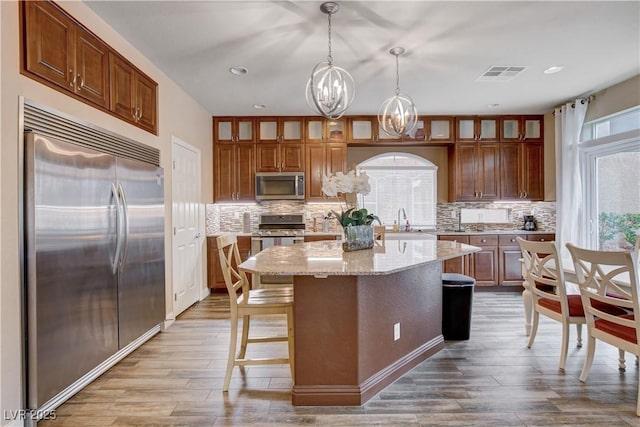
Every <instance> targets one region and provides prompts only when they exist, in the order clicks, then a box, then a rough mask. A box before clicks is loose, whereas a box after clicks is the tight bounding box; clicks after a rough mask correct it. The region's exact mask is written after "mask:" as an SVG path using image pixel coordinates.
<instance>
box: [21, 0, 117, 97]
mask: <svg viewBox="0 0 640 427" xmlns="http://www.w3.org/2000/svg"><path fill="white" fill-rule="evenodd" d="M22 4H23V7H24V12H23V13H24V20H25V37H26V42H25V49H26V52H25V55H24V58H25V64H24V68H25V70H26V71H28V72H30V73H33V74H35V75H36V76H38V77H40V78H41V79H43V80H44V82H45V83H46V84H53V85H56V86H58V87H59V88H61V89H64V90H65V91H69V92H71V93H73V94H75V95H77V96H79V97H81V98H83V99H85V100H87V101H89V102H91V103H93V104H96V105H99V106H100V107H104V108H108V107H109V90H108V80H109V79H108V76H109V63H108V52H109V47H108V46H107V45H106V44H105V43H103V42H102V41H101V40H99V39H98V38H97V37H95V36H94V35H93V34H91V33H90V32H88V31H87V30H85V29H84V28H82V27H80V26H79V25H78V24H77V23H76V22H75V21H74V20H73V19H72V18H71V17H70V16H68V15H67V14H66V13H65V12H64V11H63V10H61V9H60V8H58V7H57V6H55V5H54V4H53V3H49V2H40V1H38V2H36V1H27V2H22Z"/></svg>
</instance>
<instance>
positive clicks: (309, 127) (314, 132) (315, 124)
mask: <svg viewBox="0 0 640 427" xmlns="http://www.w3.org/2000/svg"><path fill="white" fill-rule="evenodd" d="M304 138H305V141H307V142H324V119H323V118H321V117H306V118H305V119H304Z"/></svg>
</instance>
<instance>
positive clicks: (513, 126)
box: [500, 115, 544, 142]
mask: <svg viewBox="0 0 640 427" xmlns="http://www.w3.org/2000/svg"><path fill="white" fill-rule="evenodd" d="M543 129H544V116H535V115H533V116H531V115H530V116H502V117H501V118H500V140H501V141H504V142H518V141H527V142H543V140H544V130H543Z"/></svg>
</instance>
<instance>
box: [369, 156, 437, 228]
mask: <svg viewBox="0 0 640 427" xmlns="http://www.w3.org/2000/svg"><path fill="white" fill-rule="evenodd" d="M357 170H358V172H366V173H367V175H369V178H370V179H369V183H370V184H371V192H370V193H369V194H368V195H366V196H364V197H363V206H364V207H365V208H367V210H369V211H370V212H373V213H375V214H376V215H378V217H379V218H380V221H382V223H383V224H384V225H386V226H391V225H392V224H393V222H394V221H397V219H398V212H399V211H400V209H404V210H405V211H406V213H407V218H406V219H405V218H404V215H402V214H400V222H401V223H400V224H398V226H399V227H400V229H403V228H404V227H405V223H406V220H408V221H409V223H410V225H411V227H413V228H414V229H415V228H419V229H435V228H436V199H437V198H436V196H437V194H436V191H437V190H436V188H437V187H436V176H437V172H438V167H437V166H436V165H434V164H433V163H431V162H430V161H428V160H426V159H423V158H422V157H419V156H415V155H413V154H408V153H384V154H380V155H377V156H374V157H371V158H369V159H367V160H365V161H364V162H362V163H360V164H359V165H358V166H357Z"/></svg>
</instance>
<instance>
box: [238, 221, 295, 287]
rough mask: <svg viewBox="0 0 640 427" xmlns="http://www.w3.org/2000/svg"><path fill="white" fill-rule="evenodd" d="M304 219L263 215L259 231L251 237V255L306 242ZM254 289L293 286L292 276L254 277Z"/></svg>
mask: <svg viewBox="0 0 640 427" xmlns="http://www.w3.org/2000/svg"><path fill="white" fill-rule="evenodd" d="M304 229H305V224H304V217H303V215H302V214H287V215H277V214H262V215H260V220H259V223H258V231H256V232H255V233H253V234H252V235H251V253H252V254H257V253H258V252H260V251H262V250H264V249H266V248H268V247H271V246H279V245H294V244H297V243H302V242H304ZM253 284H254V287H258V288H259V287H263V286H264V285H291V284H293V277H291V276H269V275H262V276H258V275H254V277H253Z"/></svg>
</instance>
